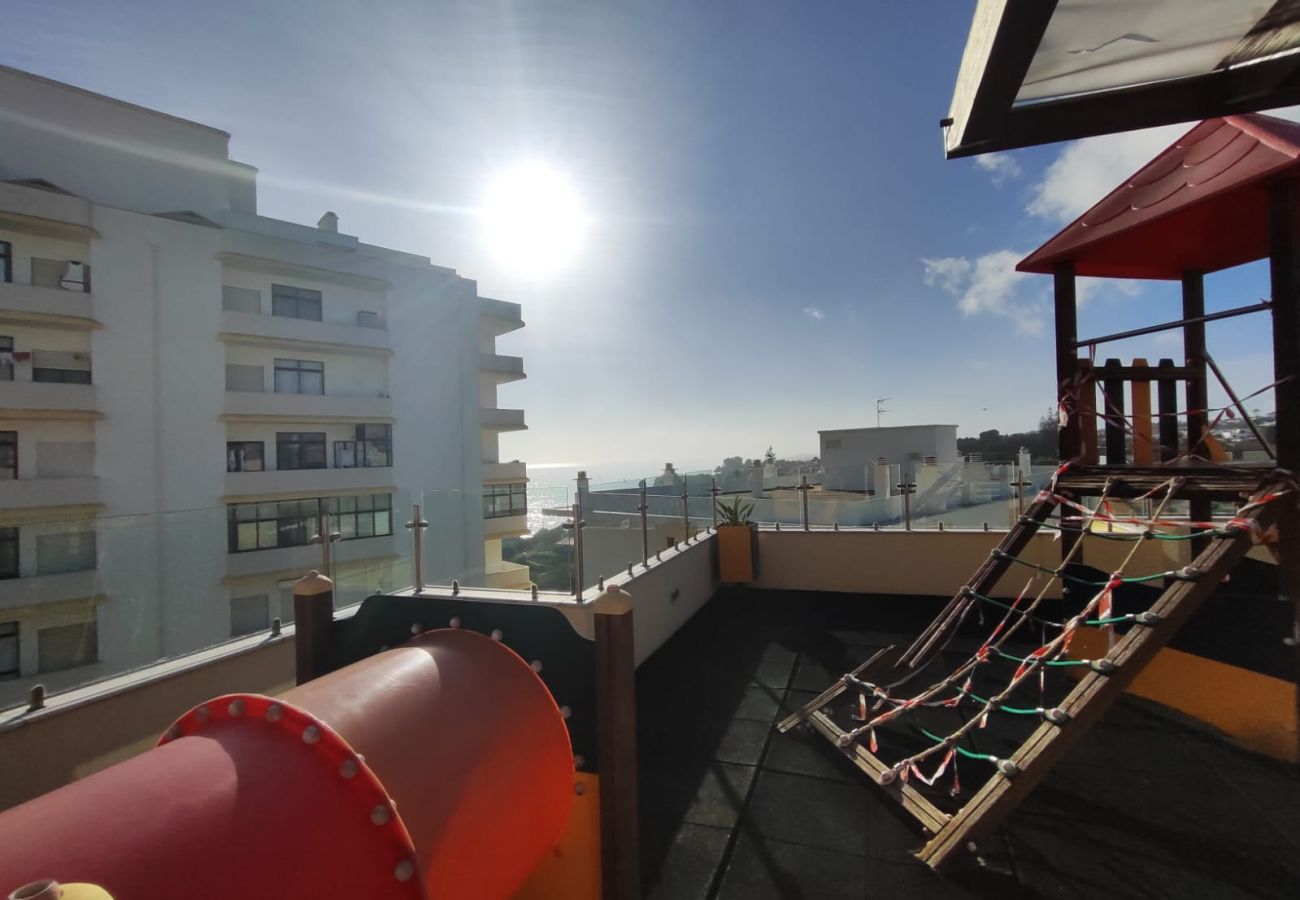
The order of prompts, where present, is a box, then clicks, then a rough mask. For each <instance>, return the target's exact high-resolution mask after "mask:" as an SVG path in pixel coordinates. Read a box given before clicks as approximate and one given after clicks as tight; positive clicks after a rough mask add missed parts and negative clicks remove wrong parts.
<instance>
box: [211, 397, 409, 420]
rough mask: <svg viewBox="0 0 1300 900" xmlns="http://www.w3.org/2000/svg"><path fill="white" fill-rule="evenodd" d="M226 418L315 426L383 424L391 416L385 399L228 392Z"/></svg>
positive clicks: (389, 403) (390, 405)
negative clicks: (343, 423)
mask: <svg viewBox="0 0 1300 900" xmlns="http://www.w3.org/2000/svg"><path fill="white" fill-rule="evenodd" d="M225 414H226V416H227V417H236V416H237V417H240V418H250V417H251V418H257V419H261V420H271V419H275V420H277V421H286V422H293V421H304V420H308V419H310V420H311V421H316V422H331V421H343V420H346V421H349V422H362V421H365V422H383V421H389V418H390V417H391V416H392V414H393V401H392V400H391V399H390V398H388V397H347V396H338V395H335V394H275V393H261V392H258V391H227V392H226V404H225Z"/></svg>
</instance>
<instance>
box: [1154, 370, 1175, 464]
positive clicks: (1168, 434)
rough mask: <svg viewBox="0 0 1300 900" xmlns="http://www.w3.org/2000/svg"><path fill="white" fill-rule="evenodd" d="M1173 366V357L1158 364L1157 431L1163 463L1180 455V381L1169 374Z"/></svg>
mask: <svg viewBox="0 0 1300 900" xmlns="http://www.w3.org/2000/svg"><path fill="white" fill-rule="evenodd" d="M1173 367H1174V361H1173V360H1172V359H1162V360H1160V363H1159V365H1157V366H1156V379H1157V381H1156V401H1157V404H1158V411H1159V413H1160V422H1159V426H1158V429H1157V433H1158V434H1159V435H1160V461H1161V462H1162V463H1163V462H1170V461H1171V460H1173V459H1174V458H1175V457H1177V456H1178V415H1177V413H1178V383H1177V382H1176V381H1175V380H1174V378H1173V376H1171V375H1170V374H1169V370H1170V369H1172V368H1173Z"/></svg>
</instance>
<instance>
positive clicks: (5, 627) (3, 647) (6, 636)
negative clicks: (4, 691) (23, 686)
mask: <svg viewBox="0 0 1300 900" xmlns="http://www.w3.org/2000/svg"><path fill="white" fill-rule="evenodd" d="M18 663H19V656H18V623H17V622H0V681H4V680H5V679H6V678H17V677H18V676H19V674H21V673H20V671H19V664H18Z"/></svg>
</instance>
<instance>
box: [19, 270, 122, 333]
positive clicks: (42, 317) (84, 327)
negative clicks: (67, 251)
mask: <svg viewBox="0 0 1300 900" xmlns="http://www.w3.org/2000/svg"><path fill="white" fill-rule="evenodd" d="M0 322H6V323H9V322H12V323H15V324H23V325H42V326H45V327H49V328H68V329H75V330H78V331H89V330H91V329H94V328H98V327H99V323H98V322H96V321H95V319H94V318H93V308H92V306H91V295H90V294H88V293H83V292H81V291H65V290H63V289H62V288H54V287H37V286H35V285H30V284H14V283H12V282H0Z"/></svg>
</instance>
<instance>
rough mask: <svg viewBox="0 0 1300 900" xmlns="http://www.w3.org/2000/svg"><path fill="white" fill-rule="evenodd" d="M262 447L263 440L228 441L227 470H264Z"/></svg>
mask: <svg viewBox="0 0 1300 900" xmlns="http://www.w3.org/2000/svg"><path fill="white" fill-rule="evenodd" d="M262 449H263V444H262V442H261V441H226V471H227V472H261V471H263V470H264V468H265V467H264V464H263V461H262Z"/></svg>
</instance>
